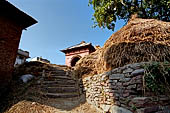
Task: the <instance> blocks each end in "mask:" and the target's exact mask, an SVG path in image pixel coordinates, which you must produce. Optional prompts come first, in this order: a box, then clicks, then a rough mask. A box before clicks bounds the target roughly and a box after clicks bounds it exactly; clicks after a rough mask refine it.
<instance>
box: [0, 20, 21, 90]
mask: <svg viewBox="0 0 170 113" xmlns="http://www.w3.org/2000/svg"><path fill="white" fill-rule="evenodd" d="M21 33H22V28H21V27H19V26H18V25H17V24H15V23H14V22H12V21H11V20H8V19H6V18H3V17H0V89H2V88H3V89H6V86H7V85H8V83H9V81H10V79H11V74H12V71H13V67H14V62H15V59H16V54H17V50H18V46H19V42H20V37H21ZM1 91H3V90H1Z"/></svg>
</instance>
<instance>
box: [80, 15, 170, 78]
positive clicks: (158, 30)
mask: <svg viewBox="0 0 170 113" xmlns="http://www.w3.org/2000/svg"><path fill="white" fill-rule="evenodd" d="M98 53H99V54H97V53H96V54H97V58H98V59H93V63H94V64H93V65H94V66H95V69H92V68H93V67H94V66H90V65H88V66H87V63H86V64H85V63H84V62H88V61H84V60H86V59H88V58H89V56H86V58H84V59H83V61H82V60H81V61H80V62H78V64H77V66H82V67H91V68H90V69H92V70H94V71H95V72H96V73H102V72H104V71H108V70H110V69H112V68H116V67H120V66H123V65H126V64H131V63H136V62H147V61H161V62H163V61H170V22H162V21H158V20H155V19H140V18H132V19H131V20H130V21H129V22H128V23H127V25H126V26H124V27H123V28H121V29H120V30H119V31H117V32H116V33H114V34H113V35H112V36H111V37H110V38H109V39H108V40H107V41H106V43H105V44H104V46H103V48H102V49H101V50H100V52H98ZM91 60H92V59H91ZM90 74H93V73H92V72H90ZM88 75H89V74H88Z"/></svg>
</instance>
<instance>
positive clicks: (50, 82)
mask: <svg viewBox="0 0 170 113" xmlns="http://www.w3.org/2000/svg"><path fill="white" fill-rule="evenodd" d="M42 84H43V85H47V84H48V85H54V84H56V85H57V84H61V85H69V84H70V85H71V84H72V85H73V84H76V82H75V81H74V80H67V81H63V80H62V81H43V82H42Z"/></svg>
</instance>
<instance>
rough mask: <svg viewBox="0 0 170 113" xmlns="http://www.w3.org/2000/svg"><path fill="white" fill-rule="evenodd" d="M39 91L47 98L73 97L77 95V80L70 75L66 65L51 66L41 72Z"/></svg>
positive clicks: (78, 94)
mask: <svg viewBox="0 0 170 113" xmlns="http://www.w3.org/2000/svg"><path fill="white" fill-rule="evenodd" d="M42 77H43V80H42V82H41V91H42V93H43V95H44V96H46V97H49V98H58V99H66V98H75V97H79V96H80V93H79V85H78V81H77V80H76V79H75V78H73V77H71V76H70V74H69V73H68V71H66V67H51V68H50V69H48V70H45V71H44V72H43V76H42Z"/></svg>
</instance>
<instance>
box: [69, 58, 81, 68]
mask: <svg viewBox="0 0 170 113" xmlns="http://www.w3.org/2000/svg"><path fill="white" fill-rule="evenodd" d="M78 60H80V57H74V58H73V59H72V61H71V66H72V67H73V66H75V65H76V62H77V61H78Z"/></svg>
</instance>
